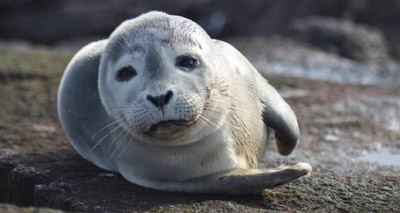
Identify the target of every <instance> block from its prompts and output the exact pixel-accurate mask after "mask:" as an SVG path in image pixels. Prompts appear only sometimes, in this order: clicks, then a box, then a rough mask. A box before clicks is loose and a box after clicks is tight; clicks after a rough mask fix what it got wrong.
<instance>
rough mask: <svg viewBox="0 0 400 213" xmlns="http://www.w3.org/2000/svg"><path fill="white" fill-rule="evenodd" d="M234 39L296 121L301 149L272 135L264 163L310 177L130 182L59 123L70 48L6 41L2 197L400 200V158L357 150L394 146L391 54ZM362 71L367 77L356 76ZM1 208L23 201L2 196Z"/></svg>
mask: <svg viewBox="0 0 400 213" xmlns="http://www.w3.org/2000/svg"><path fill="white" fill-rule="evenodd" d="M229 41H230V42H231V43H233V44H234V46H237V47H238V48H239V49H240V50H241V51H242V52H243V53H244V54H245V55H246V56H248V58H249V60H250V61H252V62H253V63H254V65H255V66H256V67H257V68H258V69H259V70H260V72H262V74H263V75H264V76H266V78H267V79H268V80H269V81H270V82H271V84H272V85H273V86H275V87H276V88H277V89H278V91H279V92H280V93H281V94H282V96H283V97H284V98H285V99H286V100H287V101H288V103H289V104H290V105H291V106H292V108H293V110H294V111H295V113H296V115H297V117H298V120H299V124H300V130H301V142H300V146H299V148H298V149H297V150H296V151H295V152H294V153H293V154H292V155H290V156H288V157H284V156H280V155H279V154H278V153H277V151H276V147H275V144H274V143H273V142H272V143H270V144H268V151H267V152H266V153H265V156H264V159H263V161H262V162H261V167H263V168H269V167H276V166H278V165H280V164H286V163H296V162H299V161H304V162H309V163H311V164H312V166H313V172H312V173H311V175H310V176H309V177H304V178H301V179H299V180H296V181H294V182H292V183H289V184H287V185H284V186H281V187H278V188H275V189H270V190H265V191H264V192H263V193H261V194H255V195H246V196H226V195H211V194H185V193H169V192H162V191H156V190H151V189H146V188H143V187H140V186H137V185H135V184H132V183H129V182H127V181H126V180H124V179H123V178H122V177H121V176H120V175H119V174H116V173H110V172H108V171H104V170H101V169H99V168H97V167H96V166H94V165H92V164H91V163H90V162H88V161H86V160H84V159H82V157H80V156H79V155H78V154H77V153H76V152H75V151H74V150H73V148H72V147H71V146H70V145H69V143H68V141H67V139H66V137H65V135H64V133H63V131H62V129H61V127H60V125H59V123H58V119H57V114H56V92H57V87H58V83H59V80H60V77H61V75H62V72H63V69H64V67H65V66H66V64H67V62H68V61H69V59H70V58H71V57H72V54H73V53H74V51H75V50H67V49H66V48H62V49H54V48H50V49H49V48H45V47H36V46H29V45H10V44H7V45H4V44H2V45H0V61H1V63H0V70H1V71H2V73H3V74H2V76H15V75H16V74H15V73H21V74H18V76H19V77H7V78H4V79H3V80H0V93H1V94H6V95H2V96H1V97H0V202H1V203H13V204H16V205H19V206H36V207H50V208H55V209H61V210H64V211H80V212H81V211H122V212H123V211H224V212H226V211H228V212H231V211H236V212H258V211H261V212H264V211H315V210H321V211H352V212H358V211H375V212H397V211H400V167H399V166H395V165H386V164H379V162H377V161H364V160H362V158H361V157H362V156H367V154H369V153H374V152H379V151H380V150H383V149H385V150H386V151H388V152H389V153H391V154H399V153H400V128H399V125H400V102H399V100H400V87H399V86H398V84H396V83H395V82H394V80H395V79H396V76H397V75H396V73H398V69H397V67H398V65H397V63H398V62H396V61H395V60H391V61H390V63H393V65H392V68H391V69H380V70H377V69H376V68H377V67H378V66H377V65H371V62H356V61H353V60H350V59H346V58H342V57H340V56H337V55H334V54H332V53H326V52H324V51H322V50H319V49H315V48H313V47H312V46H310V45H307V44H303V43H299V42H296V41H293V40H290V39H288V38H284V37H267V38H260V37H236V38H231V39H229ZM277 64H279V66H278V65H277ZM277 67H278V68H279V69H277ZM298 70H301V72H300V71H298ZM368 73H372V74H368ZM368 75H369V79H370V81H368V82H367V83H365V82H363V81H360V80H359V79H363V78H364V77H365V76H368ZM381 75H388V76H389V78H385V79H383V80H382V79H381ZM32 76H41V77H32ZM335 76H336V77H335ZM352 76H353V77H352ZM349 79H350V80H349ZM393 79H394V80H393ZM391 80H392V81H391ZM392 160H393V159H392ZM394 160H396V158H395V159H394ZM397 160H400V159H397ZM3 209H6V210H7V211H10V212H12V211H14V210H13V209H17V210H15V211H19V210H21V209H20V207H16V206H10V205H5V204H1V205H0V211H2V210H3ZM25 210H26V209H22V210H21V211H25ZM31 210H32V209H28V210H26V211H27V212H29V211H31ZM34 211H36V209H34Z"/></svg>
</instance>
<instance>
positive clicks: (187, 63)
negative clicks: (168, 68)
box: [176, 55, 199, 69]
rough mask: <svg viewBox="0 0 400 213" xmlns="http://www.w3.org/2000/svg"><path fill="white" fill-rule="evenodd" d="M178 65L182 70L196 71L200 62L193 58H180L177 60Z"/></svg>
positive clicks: (186, 56)
mask: <svg viewBox="0 0 400 213" xmlns="http://www.w3.org/2000/svg"><path fill="white" fill-rule="evenodd" d="M176 65H177V66H178V67H181V68H186V69H194V68H196V67H197V66H198V65H199V60H197V59H196V58H194V57H192V56H188V55H185V56H179V57H178V58H177V59H176Z"/></svg>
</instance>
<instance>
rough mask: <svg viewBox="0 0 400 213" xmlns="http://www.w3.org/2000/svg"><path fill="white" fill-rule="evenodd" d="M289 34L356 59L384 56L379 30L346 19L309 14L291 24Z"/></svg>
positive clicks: (385, 51)
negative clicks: (290, 32)
mask: <svg viewBox="0 0 400 213" xmlns="http://www.w3.org/2000/svg"><path fill="white" fill-rule="evenodd" d="M292 27H293V28H292V37H293V38H296V39H298V40H300V41H303V42H306V43H309V44H311V45H313V46H315V47H318V48H321V49H324V50H326V51H328V52H332V53H336V54H338V55H341V56H343V57H347V58H351V59H357V60H377V59H385V58H388V57H389V56H388V48H387V47H386V44H387V41H386V39H385V36H384V35H383V33H382V32H381V31H380V30H379V29H377V28H373V27H370V26H366V25H361V24H356V23H354V22H351V21H348V20H340V19H334V18H328V17H319V16H312V17H306V18H301V19H296V20H294V21H293V23H292Z"/></svg>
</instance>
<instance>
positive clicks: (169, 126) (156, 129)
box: [144, 120, 197, 139]
mask: <svg viewBox="0 0 400 213" xmlns="http://www.w3.org/2000/svg"><path fill="white" fill-rule="evenodd" d="M196 122H197V121H196V120H191V121H188V120H163V121H160V122H158V123H156V124H153V125H151V127H150V128H149V130H147V131H145V132H144V134H146V135H148V136H151V137H155V138H160V139H173V138H177V137H179V136H181V135H183V134H184V133H185V132H186V131H187V129H188V127H190V126H192V125H194V124H195V123H196Z"/></svg>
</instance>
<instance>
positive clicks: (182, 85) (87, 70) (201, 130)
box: [58, 12, 311, 194]
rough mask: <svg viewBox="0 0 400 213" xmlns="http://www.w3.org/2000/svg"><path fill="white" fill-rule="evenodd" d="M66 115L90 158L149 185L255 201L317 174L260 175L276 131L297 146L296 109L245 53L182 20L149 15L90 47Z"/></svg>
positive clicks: (70, 80) (61, 97) (66, 98)
mask: <svg viewBox="0 0 400 213" xmlns="http://www.w3.org/2000/svg"><path fill="white" fill-rule="evenodd" d="M58 112H59V117H60V121H61V124H62V126H63V128H64V130H65V132H66V134H67V136H68V138H69V140H70V142H71V144H72V145H73V146H74V148H75V149H76V150H77V151H78V152H79V153H80V154H81V155H82V156H83V157H84V158H86V159H88V160H89V161H91V162H93V163H94V164H96V165H97V166H99V167H101V168H103V169H106V170H110V171H115V172H119V173H121V174H122V175H123V176H124V177H125V178H126V179H127V180H129V181H131V182H133V183H136V184H139V185H142V186H145V187H150V188H154V189H161V190H169V191H184V192H215V193H233V194H241V193H253V192H258V191H261V190H263V189H265V188H271V187H274V186H277V185H281V184H283V183H285V182H288V181H290V180H293V179H295V178H298V177H300V176H303V175H306V174H308V173H309V172H310V171H311V167H310V165H308V164H305V163H299V164H296V165H293V166H287V167H281V168H279V169H272V170H271V169H270V170H265V169H264V170H262V169H257V168H258V162H259V160H260V157H261V156H262V154H263V153H264V151H265V146H266V142H267V141H268V138H269V130H270V129H273V130H274V131H275V137H276V141H277V146H278V150H279V152H280V153H281V154H284V155H287V154H290V153H291V152H292V151H293V149H294V148H295V147H296V146H297V143H298V136H299V131H298V125H297V121H296V117H295V115H294V113H293V111H292V110H291V109H290V107H289V105H287V103H286V102H285V101H284V100H283V99H282V98H281V97H280V96H279V94H278V93H277V92H276V90H275V89H274V88H273V87H272V86H270V85H269V84H268V82H267V81H266V80H265V79H264V78H263V77H262V76H261V75H260V74H259V73H258V71H257V70H256V69H255V68H254V67H253V66H252V65H251V64H250V63H249V62H248V61H247V59H246V58H245V57H244V56H243V55H242V54H241V53H240V52H239V51H237V50H236V49H235V48H234V47H232V46H231V45H229V44H227V43H225V42H222V41H218V40H213V39H211V38H210V37H209V36H208V35H207V33H206V32H205V31H204V30H203V29H202V28H201V27H200V26H198V25H197V24H195V23H194V22H192V21H190V20H188V19H185V18H183V17H179V16H171V15H168V14H165V13H161V12H150V13H147V14H144V15H141V16H139V17H137V18H135V19H132V20H128V21H125V22H124V23H122V24H121V25H120V26H119V27H118V28H117V29H116V30H115V31H114V32H113V33H112V34H111V36H110V37H109V38H108V39H106V40H102V41H98V42H93V43H91V44H89V45H87V46H86V47H84V48H82V49H81V50H80V51H79V52H78V53H77V54H76V55H75V56H74V58H73V59H72V60H71V62H70V63H69V65H68V67H67V69H66V71H65V73H64V76H63V79H62V81H61V84H60V88H59V94H58ZM243 177H246V178H243Z"/></svg>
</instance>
